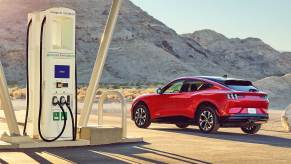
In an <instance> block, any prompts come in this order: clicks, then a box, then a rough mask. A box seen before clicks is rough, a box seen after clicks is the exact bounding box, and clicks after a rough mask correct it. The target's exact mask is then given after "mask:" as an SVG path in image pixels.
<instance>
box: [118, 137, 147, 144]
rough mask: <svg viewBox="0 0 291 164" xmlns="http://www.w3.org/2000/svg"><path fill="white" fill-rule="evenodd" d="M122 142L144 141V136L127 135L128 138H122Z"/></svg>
mask: <svg viewBox="0 0 291 164" xmlns="http://www.w3.org/2000/svg"><path fill="white" fill-rule="evenodd" d="M120 142H121V143H136V142H143V138H142V137H140V138H137V137H126V138H122V139H121V141H120Z"/></svg>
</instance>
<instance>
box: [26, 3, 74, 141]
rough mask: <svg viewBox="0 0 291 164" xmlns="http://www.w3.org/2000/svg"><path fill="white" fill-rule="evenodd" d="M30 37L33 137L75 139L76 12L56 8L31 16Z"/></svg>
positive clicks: (29, 69) (29, 82)
mask: <svg viewBox="0 0 291 164" xmlns="http://www.w3.org/2000/svg"><path fill="white" fill-rule="evenodd" d="M27 36H28V39H27V42H28V43H27V45H28V52H27V59H28V65H27V66H28V74H27V77H28V83H27V95H28V96H27V99H28V100H27V102H28V104H27V105H28V106H27V107H28V109H27V111H28V112H30V113H32V116H33V117H32V120H33V121H32V122H33V128H32V129H33V130H32V131H33V132H32V136H33V137H34V138H41V139H43V140H45V141H54V140H57V139H58V140H69V139H73V140H75V139H76V128H75V127H76V68H75V65H76V63H75V61H76V57H75V56H76V55H75V11H73V10H71V9H67V8H52V9H49V10H46V11H41V12H34V13H30V14H29V16H28V29H27ZM28 115H29V114H28ZM26 120H27V119H26ZM25 125H27V124H25ZM24 129H25V130H26V128H24ZM25 130H24V133H26V131H25Z"/></svg>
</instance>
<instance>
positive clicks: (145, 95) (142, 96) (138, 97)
mask: <svg viewBox="0 0 291 164" xmlns="http://www.w3.org/2000/svg"><path fill="white" fill-rule="evenodd" d="M156 95H158V94H156V93H152V94H143V95H140V96H137V97H136V98H135V99H134V100H133V102H134V101H136V100H139V99H143V98H147V97H151V96H156Z"/></svg>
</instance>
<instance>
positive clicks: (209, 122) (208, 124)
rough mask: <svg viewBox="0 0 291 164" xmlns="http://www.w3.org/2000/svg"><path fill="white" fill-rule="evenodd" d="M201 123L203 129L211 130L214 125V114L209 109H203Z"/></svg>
mask: <svg viewBox="0 0 291 164" xmlns="http://www.w3.org/2000/svg"><path fill="white" fill-rule="evenodd" d="M199 125H200V127H201V128H202V130H203V131H209V130H210V129H211V128H212V127H213V125H214V116H213V114H212V113H211V112H209V111H203V112H202V113H201V115H200V118H199Z"/></svg>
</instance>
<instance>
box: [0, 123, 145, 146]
mask: <svg viewBox="0 0 291 164" xmlns="http://www.w3.org/2000/svg"><path fill="white" fill-rule="evenodd" d="M79 130H80V131H79V137H78V138H79V139H77V140H76V141H54V142H44V141H42V140H39V139H32V138H30V137H29V136H15V137H14V136H8V135H7V134H3V135H2V136H1V139H0V150H3V149H29V148H53V147H54V148H58V147H59V148H61V147H80V146H96V145H106V144H118V143H136V142H143V138H135V137H127V138H123V137H122V128H119V127H112V126H91V127H83V128H81V129H79Z"/></svg>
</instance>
